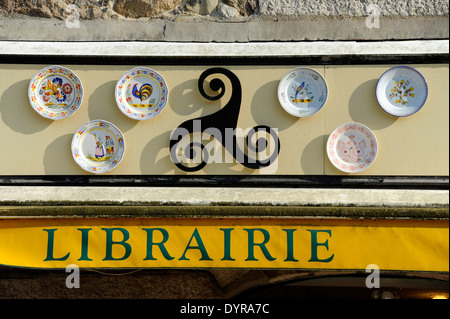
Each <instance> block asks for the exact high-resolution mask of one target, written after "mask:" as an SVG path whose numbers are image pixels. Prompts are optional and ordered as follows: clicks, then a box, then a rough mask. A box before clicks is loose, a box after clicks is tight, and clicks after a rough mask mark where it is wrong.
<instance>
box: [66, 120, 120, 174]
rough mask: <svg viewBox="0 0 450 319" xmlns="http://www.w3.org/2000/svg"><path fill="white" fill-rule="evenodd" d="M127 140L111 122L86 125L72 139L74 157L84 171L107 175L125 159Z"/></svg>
mask: <svg viewBox="0 0 450 319" xmlns="http://www.w3.org/2000/svg"><path fill="white" fill-rule="evenodd" d="M124 153H125V140H124V137H123V134H122V132H120V130H119V129H118V128H117V127H116V126H115V125H113V124H112V123H110V122H107V121H103V120H95V121H91V122H88V123H86V124H84V125H83V126H82V127H80V128H79V129H78V130H77V131H76V132H75V134H74V136H73V139H72V156H73V159H74V160H75V162H76V163H77V164H78V165H80V167H81V168H82V169H84V170H85V171H88V172H91V173H96V174H100V173H106V172H108V171H111V170H112V169H114V168H115V167H116V166H117V165H119V164H120V162H121V161H122V159H123V156H124Z"/></svg>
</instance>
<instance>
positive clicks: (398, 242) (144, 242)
mask: <svg viewBox="0 0 450 319" xmlns="http://www.w3.org/2000/svg"><path fill="white" fill-rule="evenodd" d="M0 264H2V265H7V266H14V267H31V268H65V267H67V266H68V265H70V264H75V265H77V266H78V267H83V268H285V269H289V268H291V269H293V268H295V269H354V270H358V269H361V270H365V269H366V267H367V266H368V265H371V264H376V265H378V267H379V268H380V269H382V270H409V271H438V272H447V271H448V270H449V231H448V223H447V222H444V221H398V220H397V221H355V220H353V221H350V220H348V221H343V220H325V219H323V220H318V219H314V220H304V219H158V218H142V219H27V220H24V219H17V220H16V219H14V220H8V219H6V220H0Z"/></svg>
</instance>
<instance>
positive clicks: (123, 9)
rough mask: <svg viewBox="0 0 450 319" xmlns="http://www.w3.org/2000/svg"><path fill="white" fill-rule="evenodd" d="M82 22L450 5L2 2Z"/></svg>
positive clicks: (396, 12)
mask: <svg viewBox="0 0 450 319" xmlns="http://www.w3.org/2000/svg"><path fill="white" fill-rule="evenodd" d="M74 5H75V6H76V7H78V9H79V14H80V18H81V19H108V18H114V19H139V18H167V17H168V16H177V17H178V16H183V15H200V16H209V17H213V18H217V19H231V18H238V17H249V16H254V15H258V16H288V17H294V18H298V17H301V16H340V17H360V16H367V15H368V14H369V13H370V12H369V11H370V10H372V8H373V7H372V6H373V5H376V6H377V7H378V8H379V9H380V11H379V13H380V15H382V16H402V17H412V16H447V17H448V12H449V1H448V0H433V1H427V0H417V1H411V0H370V1H368V0H341V1H332V0H0V12H1V13H2V14H24V15H28V16H38V17H44V18H58V19H66V18H67V17H68V16H69V15H70V14H71V13H72V11H73V10H72V8H73V6H74Z"/></svg>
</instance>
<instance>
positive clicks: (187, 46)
mask: <svg viewBox="0 0 450 319" xmlns="http://www.w3.org/2000/svg"><path fill="white" fill-rule="evenodd" d="M448 53H449V41H448V40H414V41H374V42H356V41H340V42H339V41H338V42H324V41H322V42H321V41H316V42H256V43H254V42H252V43H178V42H22V41H0V55H8V56H14V55H31V56H33V55H40V56H94V57H95V56H101V57H298V56H339V55H411V54H419V55H420V54H422V55H424V54H448Z"/></svg>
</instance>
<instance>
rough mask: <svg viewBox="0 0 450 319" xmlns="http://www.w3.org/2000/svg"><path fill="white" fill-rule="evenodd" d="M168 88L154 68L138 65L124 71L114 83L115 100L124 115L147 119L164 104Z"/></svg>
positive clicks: (153, 115)
mask: <svg viewBox="0 0 450 319" xmlns="http://www.w3.org/2000/svg"><path fill="white" fill-rule="evenodd" d="M168 99H169V89H168V87H167V84H166V81H165V80H164V78H163V77H162V76H161V75H160V74H159V73H158V72H156V71H155V70H152V69H150V68H145V67H138V68H134V69H131V70H129V71H128V72H126V73H125V74H124V75H123V76H122V77H121V78H120V79H119V81H117V84H116V102H117V105H118V107H119V109H120V110H121V111H122V113H124V114H125V115H126V116H128V117H130V118H132V119H135V120H148V119H151V118H153V117H155V116H157V115H158V114H159V113H161V111H162V110H163V109H164V107H165V106H166V104H167V102H168Z"/></svg>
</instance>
